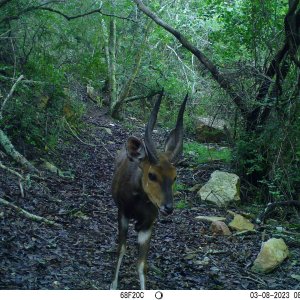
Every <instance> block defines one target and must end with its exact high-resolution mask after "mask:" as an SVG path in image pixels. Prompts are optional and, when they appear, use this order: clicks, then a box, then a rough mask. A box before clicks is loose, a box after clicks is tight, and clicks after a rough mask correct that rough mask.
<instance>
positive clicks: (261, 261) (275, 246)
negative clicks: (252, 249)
mask: <svg viewBox="0 0 300 300" xmlns="http://www.w3.org/2000/svg"><path fill="white" fill-rule="evenodd" d="M288 256H289V250H288V247H287V245H286V244H285V242H284V240H283V239H275V238H272V239H269V240H268V241H267V242H264V243H262V246H261V250H260V252H259V254H258V256H257V258H256V259H255V261H254V263H253V266H252V268H251V270H252V271H253V272H257V273H269V272H271V271H273V270H274V269H275V268H277V267H278V266H279V265H280V264H281V263H282V262H283V261H284V260H285V259H286V258H287V257H288Z"/></svg>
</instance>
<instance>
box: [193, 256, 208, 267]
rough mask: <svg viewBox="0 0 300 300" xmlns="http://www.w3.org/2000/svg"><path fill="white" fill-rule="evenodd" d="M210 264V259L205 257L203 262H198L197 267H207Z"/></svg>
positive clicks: (196, 262)
mask: <svg viewBox="0 0 300 300" xmlns="http://www.w3.org/2000/svg"><path fill="white" fill-rule="evenodd" d="M209 263H210V259H209V257H207V256H205V257H204V258H203V259H202V260H196V261H195V264H196V265H201V266H207V265H208V264H209Z"/></svg>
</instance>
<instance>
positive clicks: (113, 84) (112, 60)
mask: <svg viewBox="0 0 300 300" xmlns="http://www.w3.org/2000/svg"><path fill="white" fill-rule="evenodd" d="M116 42H117V38H116V20H115V18H114V17H111V18H110V21H109V45H108V52H109V93H110V105H109V109H110V114H111V115H112V114H113V111H114V109H115V106H116V104H117V102H118V98H117V81H116Z"/></svg>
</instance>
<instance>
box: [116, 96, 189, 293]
mask: <svg viewBox="0 0 300 300" xmlns="http://www.w3.org/2000/svg"><path fill="white" fill-rule="evenodd" d="M162 97H163V91H162V92H160V94H159V96H158V99H157V101H156V103H155V105H154V108H153V109H152V112H151V115H150V118H149V121H148V124H147V126H146V129H145V135H144V141H142V140H140V139H138V138H136V137H134V136H131V137H129V138H128V140H127V143H126V145H125V146H124V147H123V149H122V150H121V151H119V154H118V156H117V158H116V165H115V173H114V177H113V182H112V195H113V199H114V201H115V203H116V205H117V207H118V250H117V254H118V258H117V265H116V269H115V274H114V279H113V281H112V283H111V286H110V288H111V289H117V288H118V275H119V270H120V265H121V262H122V258H123V256H124V254H125V251H126V238H127V232H128V223H129V220H130V219H133V220H134V221H135V222H136V223H135V230H136V231H137V232H138V266H137V267H138V274H139V280H140V288H141V289H145V288H146V279H145V274H146V260H147V255H148V250H149V244H150V238H151V233H152V228H153V223H154V222H155V220H156V218H157V216H158V213H159V212H160V213H161V214H162V215H169V214H171V213H172V212H173V184H174V182H175V180H176V168H175V166H174V164H175V163H176V162H177V160H178V158H179V157H180V155H181V153H182V149H183V114H184V110H185V106H186V102H187V99H188V95H186V96H185V99H184V101H183V103H182V104H181V107H180V110H179V113H178V117H177V122H176V126H175V128H174V129H173V130H172V131H171V132H170V134H169V136H168V138H167V140H166V142H165V147H164V151H163V152H158V151H157V150H156V147H155V144H154V142H153V139H152V131H153V128H154V125H155V123H156V118H157V113H158V111H159V107H160V103H161V100H162Z"/></svg>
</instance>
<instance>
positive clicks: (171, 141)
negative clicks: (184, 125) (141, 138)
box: [164, 129, 183, 163]
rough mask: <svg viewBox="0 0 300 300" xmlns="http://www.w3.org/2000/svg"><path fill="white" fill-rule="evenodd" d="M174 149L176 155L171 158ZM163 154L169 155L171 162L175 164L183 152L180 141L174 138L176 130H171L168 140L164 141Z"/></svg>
mask: <svg viewBox="0 0 300 300" xmlns="http://www.w3.org/2000/svg"><path fill="white" fill-rule="evenodd" d="M175 149H176V152H177V153H176V155H175V156H173V153H174V151H175ZM164 150H165V152H166V153H168V154H169V156H170V157H172V159H171V161H172V162H173V163H176V162H177V161H178V160H179V158H180V156H181V154H182V151H183V145H182V140H180V139H179V140H178V138H176V130H175V129H173V130H171V132H170V134H169V136H168V138H167V139H166V142H165V149H164Z"/></svg>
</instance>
